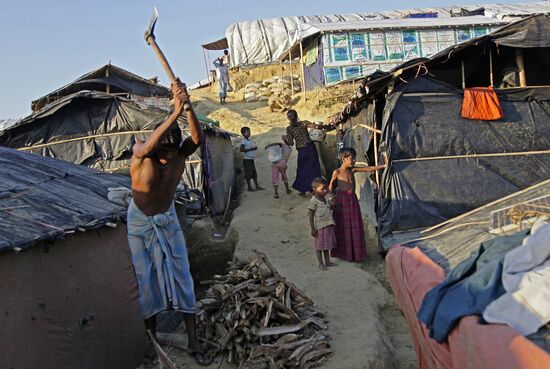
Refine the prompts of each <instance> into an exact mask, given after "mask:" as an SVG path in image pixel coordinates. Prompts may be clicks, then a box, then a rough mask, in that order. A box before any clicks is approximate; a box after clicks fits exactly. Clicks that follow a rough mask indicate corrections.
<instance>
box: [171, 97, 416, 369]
mask: <svg viewBox="0 0 550 369" xmlns="http://www.w3.org/2000/svg"><path fill="white" fill-rule="evenodd" d="M197 95H199V96H200V100H199V102H198V103H196V106H197V110H198V111H199V112H201V113H202V114H205V115H208V116H209V117H210V118H211V119H217V120H220V121H221V123H222V127H223V128H225V129H227V130H230V131H233V132H238V131H239V129H240V127H241V126H243V125H247V126H250V127H251V128H252V135H253V137H252V139H253V140H254V141H255V142H256V143H257V144H258V147H260V148H263V147H264V146H265V145H266V144H268V143H271V142H277V141H279V140H280V136H281V134H283V133H284V127H285V125H286V119H285V118H284V115H282V114H280V113H278V114H271V113H269V111H268V110H267V108H266V107H265V105H264V104H265V103H262V102H259V103H241V102H230V104H228V105H226V106H225V107H222V106H219V105H218V104H217V102H216V101H215V100H214V99H215V95H213V94H212V93H209V91H203V92H202V93H200V92H199V93H198V94H197V93H194V94H193V97H194V98H196V97H197ZM298 113H299V114H300V115H301V116H305V117H307V118H309V119H314V118H315V117H314V116H312V115H313V114H314V113H313V112H312V110H307V111H306V110H305V109H304V110H303V111H300V109H298ZM318 118H319V120H322V119H323V118H324V117H323V116H319V117H318ZM256 167H257V170H258V173H259V180H260V184H261V185H262V186H264V187H265V188H266V190H265V191H258V192H245V193H243V195H242V199H241V205H240V207H239V208H238V209H236V211H235V213H234V217H233V221H232V226H233V227H235V229H236V230H237V231H238V233H239V244H238V246H237V254H236V257H237V258H240V259H244V258H247V257H248V256H250V254H251V252H252V250H254V249H257V250H260V251H262V252H264V253H266V254H267V255H268V257H269V259H270V261H271V262H272V263H273V264H274V266H275V267H276V268H277V269H278V270H279V272H280V273H281V274H282V275H283V276H285V277H286V278H287V279H288V280H290V281H292V282H293V283H295V284H296V285H297V286H298V287H300V288H301V289H303V290H304V291H305V293H306V294H307V295H308V296H310V297H311V298H312V299H313V301H314V302H315V304H316V305H318V306H319V307H320V308H321V309H322V310H324V311H326V312H327V313H328V320H329V334H330V336H331V337H332V342H331V345H332V347H333V348H334V351H335V355H334V356H333V357H332V358H331V359H330V360H329V362H328V363H326V364H325V365H324V366H323V367H324V368H334V369H338V368H342V369H356V368H369V369H371V368H390V367H392V363H393V362H394V360H393V359H392V357H391V356H392V355H394V353H393V351H394V349H393V345H392V340H391V339H390V335H388V334H387V332H386V327H385V325H384V321H383V319H382V317H381V311H382V308H383V307H384V306H386V305H390V306H391V304H393V302H392V297H391V296H390V295H389V294H388V292H387V290H386V289H385V288H384V287H383V286H382V284H381V283H380V282H379V281H378V279H377V277H376V276H375V275H374V274H371V273H370V272H369V271H368V270H369V268H368V267H366V265H361V264H358V263H348V262H345V261H341V260H338V259H336V260H335V262H336V263H337V264H338V265H337V266H336V267H334V268H331V269H330V270H328V271H320V270H319V269H318V267H317V261H316V257H315V252H314V249H313V239H312V237H311V235H310V230H309V221H308V218H307V208H306V207H307V202H308V201H309V199H304V198H301V197H299V196H298V195H297V193H296V192H295V191H294V192H293V193H292V194H291V195H287V194H285V193H284V191H281V198H280V199H274V198H273V191H272V187H271V167H270V163H269V162H268V161H267V160H265V158H264V153H263V150H259V155H258V158H257V159H256ZM295 171H296V152H295V151H293V153H292V156H291V158H290V161H289V170H288V174H289V177H290V179H291V182H292V180H293V179H294V177H295ZM369 257H370V259H371V266H372V263H380V260H379V259H378V258H377V256H375V255H369ZM376 268H378V269H379V266H377V267H375V269H376ZM396 314H398V312H396V313H395V314H394V315H390V317H389V319H390V320H394V318H395V319H401V325H403V324H404V321H403V320H402V318H401V317H397V316H396ZM398 325H399V324H398ZM404 350H405V351H406V352H407V353H410V347H408V348H407V347H405V348H404ZM398 351H403V350H401V349H400V350H398ZM176 361H177V364H178V365H179V366H178V367H183V366H185V367H186V368H198V366H197V365H196V364H195V363H194V362H193V361H191V360H189V358H188V357H187V356H186V355H184V354H183V355H177V360H176ZM218 364H219V363H215V364H213V365H212V367H217V365H218ZM402 364H403V363H400V365H399V366H400V367H403V368H405V367H407V368H408V367H409V363H407V365H406V366H403V365H402ZM413 364H414V358H413ZM214 365H216V366H214ZM221 367H228V366H227V364H225V363H223V364H222V366H221ZM229 367H230V366H229Z"/></svg>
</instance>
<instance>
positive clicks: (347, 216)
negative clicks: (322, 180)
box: [328, 147, 384, 261]
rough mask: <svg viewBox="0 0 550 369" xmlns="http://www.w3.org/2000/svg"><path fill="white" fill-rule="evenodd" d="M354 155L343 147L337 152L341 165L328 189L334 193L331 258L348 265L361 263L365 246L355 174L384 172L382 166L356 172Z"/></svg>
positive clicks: (350, 149) (365, 252) (359, 169)
mask: <svg viewBox="0 0 550 369" xmlns="http://www.w3.org/2000/svg"><path fill="white" fill-rule="evenodd" d="M355 156H356V152H355V150H354V149H353V148H350V147H344V148H343V149H342V150H340V160H341V161H342V165H341V166H340V168H337V169H335V170H334V172H332V178H331V179H330V184H329V186H328V188H329V191H330V192H333V193H334V190H336V206H335V209H334V219H335V227H334V230H335V233H336V248H335V249H334V250H332V256H335V257H337V258H340V259H344V260H347V261H362V260H365V259H366V257H367V245H366V243H365V233H364V231H363V217H362V216H361V208H360V206H359V201H358V200H357V196H356V195H355V178H354V176H353V175H354V173H356V172H373V171H375V170H378V169H382V168H384V166H383V165H381V166H372V167H363V168H357V167H354V165H355Z"/></svg>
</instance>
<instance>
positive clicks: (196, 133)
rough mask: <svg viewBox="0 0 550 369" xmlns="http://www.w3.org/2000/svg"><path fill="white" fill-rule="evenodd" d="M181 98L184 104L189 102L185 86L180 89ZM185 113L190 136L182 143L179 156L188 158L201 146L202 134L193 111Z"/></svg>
mask: <svg viewBox="0 0 550 369" xmlns="http://www.w3.org/2000/svg"><path fill="white" fill-rule="evenodd" d="M182 93H183V97H184V99H185V101H186V102H188V101H189V94H188V93H187V89H186V88H185V85H184V86H183V88H182ZM186 113H187V123H188V124H189V133H191V136H189V137H187V138H186V139H185V141H183V145H182V146H181V149H180V154H181V155H183V156H189V155H191V154H192V153H193V152H195V150H196V149H197V148H198V147H199V146H200V145H201V142H202V141H203V132H202V126H201V123H200V122H199V120H198V119H197V116H196V115H195V111H194V110H193V109H191V110H189V111H186Z"/></svg>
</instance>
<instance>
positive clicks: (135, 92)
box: [31, 63, 170, 112]
mask: <svg viewBox="0 0 550 369" xmlns="http://www.w3.org/2000/svg"><path fill="white" fill-rule="evenodd" d="M78 91H102V92H105V93H113V94H125V95H127V96H129V97H134V98H135V99H138V100H144V98H148V99H147V102H148V103H151V104H152V103H154V101H155V100H156V99H155V98H166V97H169V96H170V90H169V89H168V88H166V87H164V86H162V85H159V84H158V78H157V77H153V78H151V79H145V78H143V77H140V76H138V75H136V74H134V73H131V72H129V71H127V70H125V69H122V68H119V67H117V66H115V65H112V64H111V63H109V64H106V65H104V66H102V67H100V68H98V69H96V70H93V71H91V72H88V73H86V74H84V75H83V76H81V77H79V78H77V79H76V80H74V81H73V82H71V83H69V84H67V85H65V86H63V87H61V88H58V89H57V90H55V91H53V92H50V93H48V94H47V95H45V96H42V97H40V98H38V99H36V100H34V101H33V102H32V103H31V108H32V111H33V112H36V111H38V110H40V109H42V108H43V107H44V106H46V105H48V104H49V103H52V102H54V101H56V100H59V99H61V98H63V97H65V96H68V95H71V94H73V93H75V92H78Z"/></svg>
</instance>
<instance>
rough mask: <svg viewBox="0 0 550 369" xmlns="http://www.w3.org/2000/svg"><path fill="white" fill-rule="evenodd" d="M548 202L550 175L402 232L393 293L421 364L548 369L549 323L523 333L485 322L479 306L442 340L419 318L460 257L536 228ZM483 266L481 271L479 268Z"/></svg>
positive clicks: (394, 257) (393, 259)
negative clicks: (448, 217)
mask: <svg viewBox="0 0 550 369" xmlns="http://www.w3.org/2000/svg"><path fill="white" fill-rule="evenodd" d="M548 205H550V180H546V181H543V182H541V183H539V184H536V185H533V186H530V187H528V188H526V189H523V190H520V191H518V192H515V193H513V194H510V195H508V196H506V197H504V198H500V199H497V200H495V201H493V202H491V203H489V204H484V205H483V206H482V207H480V208H477V209H474V210H472V211H470V212H468V213H466V214H463V215H461V216H459V217H457V218H455V219H451V220H449V221H446V222H443V223H441V224H439V225H437V226H434V227H432V228H431V229H428V230H426V231H423V232H422V233H419V232H409V233H405V234H402V235H401V237H402V243H401V244H397V245H395V246H393V247H392V248H391V249H390V250H389V252H388V254H387V256H386V271H387V274H388V278H389V282H390V285H391V287H392V290H393V292H394V295H395V299H396V301H397V303H398V304H399V306H400V308H401V310H402V311H403V314H404V316H405V319H406V320H407V325H408V328H409V332H410V334H411V337H412V341H413V346H414V349H415V351H416V356H417V359H418V362H419V366H420V368H422V369H436V368H447V369H453V368H456V369H458V368H460V369H473V368H485V369H508V368H510V369H512V368H513V369H527V368H533V369H535V368H536V369H544V368H550V345H549V342H550V341H549V340H548V337H550V330H549V328H548V327H546V328H545V327H541V328H540V329H539V330H538V331H537V332H536V333H533V334H530V335H528V336H524V335H522V334H520V333H519V332H518V331H517V330H516V329H514V328H512V327H511V326H509V325H505V324H483V323H482V322H481V318H480V316H479V315H480V314H481V312H477V314H476V315H474V314H467V315H465V316H463V317H462V318H460V319H459V320H458V322H457V323H456V325H454V328H453V329H452V330H451V332H450V334H449V335H448V338H447V341H446V342H444V343H438V342H437V341H436V340H435V339H433V338H431V337H430V330H429V329H427V327H426V325H425V324H424V323H422V322H420V321H419V319H418V318H417V313H418V311H419V310H420V307H421V305H422V302H423V300H424V298H425V296H426V294H427V292H428V291H430V290H431V289H432V288H433V287H435V286H436V285H438V284H439V283H441V282H442V281H443V280H444V279H445V278H446V277H448V276H449V274H450V273H451V272H452V271H453V270H454V269H455V268H456V267H457V266H458V265H460V263H463V262H464V261H467V260H468V258H469V257H471V255H475V253H477V252H478V250H479V248H480V245H481V243H482V242H485V241H488V240H493V242H497V241H495V240H496V237H499V236H510V237H514V236H513V235H514V234H517V233H516V232H521V231H523V232H524V233H525V232H526V231H527V230H528V229H529V228H530V225H529V224H528V223H530V224H532V222H533V219H534V218H536V217H537V216H538V215H540V214H543V213H546V214H548V213H549V211H550V206H548ZM513 209H515V210H517V212H516V214H521V213H523V214H522V217H521V218H516V222H517V221H519V222H518V223H517V224H518V225H515V224H514V223H515V222H514V221H513V220H512V218H511V216H512V214H513V212H511V210H513ZM518 211H519V212H518ZM528 211H529V212H531V213H530V215H529V212H528ZM521 220H523V221H526V222H527V223H523V225H522V228H520V226H519V224H521ZM546 242H548V240H546ZM517 245H520V246H519V247H520V248H522V247H524V246H521V242H519V243H517V244H516V245H513V246H517ZM487 249H489V246H487ZM497 256H498V255H497V254H494V256H493V257H492V258H491V257H488V256H487V257H486V259H485V260H484V263H486V264H485V265H489V264H490V263H493V264H494V263H495V262H497V261H498V260H497ZM462 265H464V264H462ZM482 268H483V267H480V269H478V270H479V271H480V272H481V273H483V269H482ZM457 286H458V283H457ZM458 288H463V287H458ZM456 290H458V289H456ZM472 290H473V291H474V290H477V291H485V290H490V286H483V287H481V285H479V286H477V287H476V288H472ZM539 293H542V290H539ZM484 296H493V298H491V299H490V301H494V298H495V297H499V296H500V295H499V294H496V293H495V294H491V295H489V293H487V292H485V295H484ZM483 298H484V297H481V298H480V300H481V299H483ZM469 301H470V303H471V306H476V304H477V300H476V299H475V298H473V297H472V298H471V299H470V300H469ZM523 302H524V303H525V304H526V305H527V306H528V305H529V304H530V301H529V300H525V301H523ZM457 309H459V308H458V307H457ZM442 314H443V313H442ZM517 314H520V313H519V312H518V313H517ZM543 318H544V317H543Z"/></svg>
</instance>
